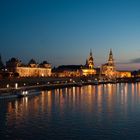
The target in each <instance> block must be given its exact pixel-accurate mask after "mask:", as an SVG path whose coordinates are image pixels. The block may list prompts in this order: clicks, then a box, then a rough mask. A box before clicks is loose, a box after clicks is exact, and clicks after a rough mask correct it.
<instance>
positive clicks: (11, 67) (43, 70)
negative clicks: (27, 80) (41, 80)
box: [6, 58, 51, 77]
mask: <svg viewBox="0 0 140 140" xmlns="http://www.w3.org/2000/svg"><path fill="white" fill-rule="evenodd" d="M6 68H7V70H8V71H9V72H10V73H13V74H14V73H17V74H18V75H19V77H47V76H51V65H50V64H49V63H48V62H47V61H43V62H42V63H41V64H37V63H36V62H35V60H33V59H31V60H30V61H29V63H28V64H27V65H24V64H22V63H21V61H20V60H18V59H16V58H11V59H10V60H9V61H7V62H6Z"/></svg>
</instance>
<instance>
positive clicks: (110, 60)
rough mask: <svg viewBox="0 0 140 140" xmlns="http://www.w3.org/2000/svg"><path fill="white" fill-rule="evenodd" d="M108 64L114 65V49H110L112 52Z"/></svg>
mask: <svg viewBox="0 0 140 140" xmlns="http://www.w3.org/2000/svg"><path fill="white" fill-rule="evenodd" d="M108 64H109V65H112V66H114V59H113V53H112V49H110V52H109V58H108Z"/></svg>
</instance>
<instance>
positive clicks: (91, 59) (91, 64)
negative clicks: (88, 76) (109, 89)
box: [88, 49, 94, 69]
mask: <svg viewBox="0 0 140 140" xmlns="http://www.w3.org/2000/svg"><path fill="white" fill-rule="evenodd" d="M88 67H89V68H90V69H93V68H94V62H93V56H92V51H91V49H90V55H89V58H88Z"/></svg>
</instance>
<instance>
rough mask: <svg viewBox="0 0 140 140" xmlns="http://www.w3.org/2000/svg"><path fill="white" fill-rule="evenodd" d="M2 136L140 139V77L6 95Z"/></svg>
mask: <svg viewBox="0 0 140 140" xmlns="http://www.w3.org/2000/svg"><path fill="white" fill-rule="evenodd" d="M0 139H1V140H5V139H10V140H12V139H13V140H33V139H34V140H37V139H38V140H96V139H97V140H121V139H126V140H134V139H137V140H139V139H140V83H135V84H134V83H132V84H126V83H122V84H106V85H88V86H83V87H71V88H64V89H55V90H51V91H40V94H39V95H37V96H33V97H24V98H21V99H8V100H7V99H5V100H0Z"/></svg>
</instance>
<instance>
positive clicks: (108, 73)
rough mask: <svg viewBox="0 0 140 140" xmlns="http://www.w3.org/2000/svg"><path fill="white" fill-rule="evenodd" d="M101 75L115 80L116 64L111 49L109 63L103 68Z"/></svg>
mask: <svg viewBox="0 0 140 140" xmlns="http://www.w3.org/2000/svg"><path fill="white" fill-rule="evenodd" d="M101 74H102V75H104V76H105V78H109V79H112V78H115V77H116V67H115V64H114V59H113V53H112V50H111V49H110V53H109V58H108V62H107V63H106V64H103V65H102V66H101Z"/></svg>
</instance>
